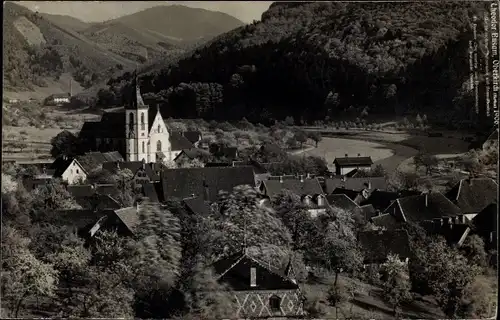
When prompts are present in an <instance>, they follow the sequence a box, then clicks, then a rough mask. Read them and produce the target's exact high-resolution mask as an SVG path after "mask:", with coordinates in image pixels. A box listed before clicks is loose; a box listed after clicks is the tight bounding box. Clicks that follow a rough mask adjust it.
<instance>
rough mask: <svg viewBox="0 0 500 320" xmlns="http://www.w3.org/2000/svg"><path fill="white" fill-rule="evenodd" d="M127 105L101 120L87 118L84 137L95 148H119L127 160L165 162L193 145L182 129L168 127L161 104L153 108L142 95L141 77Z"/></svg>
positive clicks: (108, 113)
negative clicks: (93, 120) (151, 108)
mask: <svg viewBox="0 0 500 320" xmlns="http://www.w3.org/2000/svg"><path fill="white" fill-rule="evenodd" d="M131 89H132V90H133V91H132V90H130V91H132V92H130V91H129V92H128V94H127V96H128V97H126V99H125V100H126V102H125V106H124V108H120V110H118V111H110V112H105V113H104V114H103V116H102V118H101V121H100V122H85V123H84V125H83V127H82V130H81V132H80V137H81V138H82V140H83V141H85V142H86V144H87V145H88V146H89V148H90V149H91V150H92V151H102V152H106V151H119V152H120V153H121V154H122V155H123V156H124V158H125V161H127V162H128V161H144V162H146V163H151V162H164V161H171V160H174V159H175V157H176V156H177V155H178V154H179V153H180V152H181V151H182V150H183V149H190V148H193V145H192V143H191V142H190V141H189V140H188V139H187V138H186V137H184V135H183V134H182V133H180V132H174V131H172V130H169V128H167V126H166V124H165V121H164V120H163V117H162V115H161V113H160V109H159V107H158V106H157V108H156V110H150V108H149V106H148V105H146V104H145V103H144V101H143V99H142V96H141V92H140V88H139V85H138V82H137V78H136V77H134V80H133V83H132V86H131Z"/></svg>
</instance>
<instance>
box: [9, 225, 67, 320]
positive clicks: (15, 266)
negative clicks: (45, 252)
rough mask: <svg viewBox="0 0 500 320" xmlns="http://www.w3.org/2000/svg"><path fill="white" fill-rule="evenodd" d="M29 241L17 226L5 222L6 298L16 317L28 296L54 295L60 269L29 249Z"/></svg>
mask: <svg viewBox="0 0 500 320" xmlns="http://www.w3.org/2000/svg"><path fill="white" fill-rule="evenodd" d="M29 242H30V240H29V239H27V238H23V237H22V236H21V235H20V234H19V233H18V232H17V230H16V229H14V228H10V227H5V226H2V300H3V301H4V302H5V303H6V304H7V306H8V308H9V310H11V311H12V312H13V314H12V316H13V317H14V318H17V317H18V314H19V311H21V307H22V304H23V302H24V301H25V300H26V299H27V298H28V297H30V296H37V295H42V296H51V295H52V294H53V293H54V289H55V286H56V285H57V271H56V270H54V268H53V266H52V265H51V264H48V263H43V262H41V261H40V260H38V259H37V258H36V257H35V256H34V255H33V254H32V253H31V252H30V251H29V249H28V245H29Z"/></svg>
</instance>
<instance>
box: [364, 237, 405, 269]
mask: <svg viewBox="0 0 500 320" xmlns="http://www.w3.org/2000/svg"><path fill="white" fill-rule="evenodd" d="M358 241H359V243H360V245H361V248H362V249H363V253H364V255H365V263H381V262H384V261H385V260H386V259H387V256H388V255H389V254H397V255H398V256H399V258H400V259H405V258H411V250H410V240H409V237H408V233H407V232H406V231H405V230H384V231H364V232H360V233H359V234H358Z"/></svg>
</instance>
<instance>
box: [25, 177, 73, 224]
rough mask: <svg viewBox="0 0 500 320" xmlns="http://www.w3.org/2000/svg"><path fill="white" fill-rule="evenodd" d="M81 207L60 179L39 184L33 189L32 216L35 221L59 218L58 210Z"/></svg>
mask: <svg viewBox="0 0 500 320" xmlns="http://www.w3.org/2000/svg"><path fill="white" fill-rule="evenodd" d="M79 208H81V207H80V205H78V203H76V201H75V199H74V198H73V197H72V196H71V194H70V193H69V192H68V190H66V188H65V187H64V186H63V185H62V183H61V182H60V181H58V180H51V181H50V182H48V183H46V184H44V185H41V186H38V187H37V188H36V189H35V190H34V191H33V203H32V211H31V216H32V219H33V220H34V221H42V220H43V221H54V220H57V218H58V217H57V212H56V211H58V210H69V209H79Z"/></svg>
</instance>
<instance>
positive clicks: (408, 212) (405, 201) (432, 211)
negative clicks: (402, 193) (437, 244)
mask: <svg viewBox="0 0 500 320" xmlns="http://www.w3.org/2000/svg"><path fill="white" fill-rule="evenodd" d="M384 213H389V214H391V215H392V216H394V217H395V218H396V219H397V220H398V221H399V222H415V223H421V222H423V221H426V220H433V221H438V220H439V221H441V220H443V219H448V218H453V219H454V218H458V219H459V220H460V221H462V223H463V222H465V219H466V218H465V216H464V215H463V214H462V211H461V210H460V208H459V207H457V206H456V205H454V204H453V203H452V202H451V201H450V200H448V198H446V197H445V196H444V195H443V194H441V193H438V192H432V193H425V194H421V195H418V196H410V197H405V198H399V199H397V200H396V201H394V202H393V203H392V204H391V205H390V206H389V207H387V209H386V210H385V212H384ZM435 219H436V220H435Z"/></svg>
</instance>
